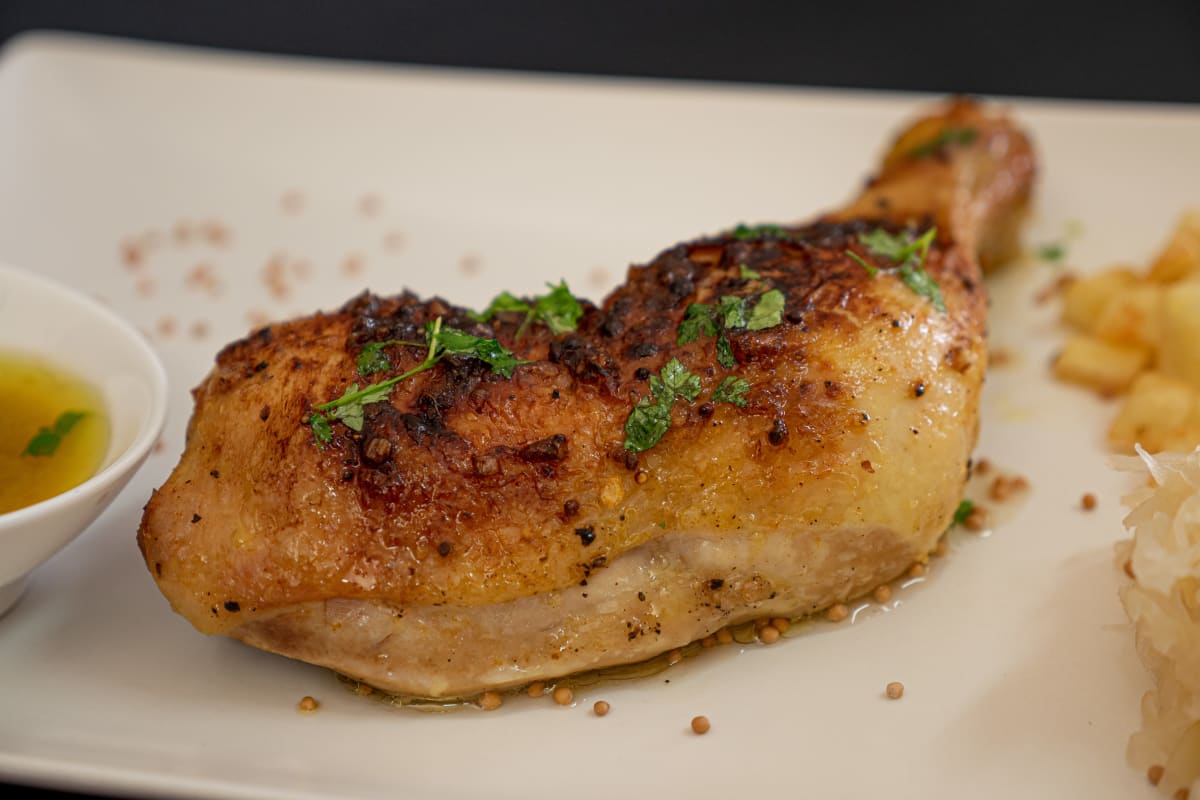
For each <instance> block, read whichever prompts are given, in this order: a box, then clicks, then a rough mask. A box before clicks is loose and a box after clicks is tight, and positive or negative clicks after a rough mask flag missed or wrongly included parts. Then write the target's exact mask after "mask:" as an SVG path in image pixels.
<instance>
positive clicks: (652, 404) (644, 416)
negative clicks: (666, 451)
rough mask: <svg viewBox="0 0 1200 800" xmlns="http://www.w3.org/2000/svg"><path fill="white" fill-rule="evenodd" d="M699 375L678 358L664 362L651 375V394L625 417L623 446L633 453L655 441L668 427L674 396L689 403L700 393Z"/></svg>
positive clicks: (660, 437)
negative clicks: (659, 369) (657, 372)
mask: <svg viewBox="0 0 1200 800" xmlns="http://www.w3.org/2000/svg"><path fill="white" fill-rule="evenodd" d="M700 388H701V387H700V376H699V375H696V374H694V373H692V372H689V371H688V368H687V367H685V366H684V365H683V363H682V362H681V361H680V360H679V359H678V358H672V359H671V360H670V361H668V362H667V363H666V365H665V366H664V367H663V368H662V370H661V371H660V372H659V374H658V375H651V376H650V397H643V398H642V399H641V400H638V402H637V405H635V406H634V407H633V411H631V412H629V418H628V419H627V420H625V449H626V450H629V451H632V452H634V453H641V452H643V451H645V450H649V449H650V448H651V447H654V445H656V444H658V442H659V440H660V439H662V437H663V434H665V433H666V432H667V430H668V429H669V428H670V427H671V406H672V405H674V403H675V398H677V397H679V398H682V399H684V400H686V401H688V402H689V403H690V402H692V401H693V400H695V399H696V398H697V397H698V396H699V395H700Z"/></svg>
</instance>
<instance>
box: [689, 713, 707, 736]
mask: <svg viewBox="0 0 1200 800" xmlns="http://www.w3.org/2000/svg"><path fill="white" fill-rule="evenodd" d="M711 728H712V724H711V723H709V721H708V717H704V716H700V717H692V730H693V731H694V732H695V733H697V734H699V735H701V736H702V735H704V734H706V733H708V731H709V729H711Z"/></svg>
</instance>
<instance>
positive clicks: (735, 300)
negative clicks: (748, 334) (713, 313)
mask: <svg viewBox="0 0 1200 800" xmlns="http://www.w3.org/2000/svg"><path fill="white" fill-rule="evenodd" d="M747 300H749V298H747V297H734V296H733V295H728V294H727V295H725V296H723V297H722V298H721V310H720V314H719V318H720V320H721V325H723V326H724V327H726V328H731V329H736V328H744V327H746V301H747Z"/></svg>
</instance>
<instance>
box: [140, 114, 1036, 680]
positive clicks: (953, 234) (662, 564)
mask: <svg viewBox="0 0 1200 800" xmlns="http://www.w3.org/2000/svg"><path fill="white" fill-rule="evenodd" d="M1033 175H1034V159H1033V155H1032V151H1031V147H1030V144H1029V142H1028V140H1027V139H1026V137H1025V136H1024V135H1023V134H1022V133H1021V132H1020V131H1019V130H1018V129H1017V128H1016V127H1015V126H1014V125H1013V124H1012V123H1011V122H1010V121H1009V120H1008V119H1007V118H1005V117H1004V116H1002V115H997V114H994V113H992V112H990V111H989V110H987V109H985V108H983V107H981V106H980V105H978V104H976V103H974V102H971V101H967V100H955V101H951V102H949V103H947V104H946V105H945V106H944V107H943V108H940V109H938V110H937V111H936V113H933V114H932V115H930V116H928V117H926V118H924V119H921V120H920V121H918V122H917V123H916V124H915V125H913V126H911V127H910V128H908V129H907V130H906V131H905V132H904V133H903V134H902V135H901V136H900V137H899V138H898V140H897V141H896V142H895V144H894V146H893V147H892V148H891V150H890V152H889V153H888V155H887V157H886V160H885V161H884V163H883V166H882V169H881V171H880V172H879V174H878V175H877V177H875V178H873V179H872V180H871V181H870V182H869V184H868V185H867V188H866V189H865V190H864V191H863V192H862V194H861V195H860V196H859V197H858V198H857V199H856V200H854V201H853V202H852V203H851V204H850V205H849V206H848V207H847V208H846V209H845V210H843V211H840V212H837V213H833V214H830V215H827V216H825V217H822V218H820V219H818V220H817V221H816V222H814V223H811V224H805V225H798V226H784V227H776V226H759V227H757V228H745V227H741V228H739V229H737V230H735V231H732V232H730V233H726V234H722V235H717V236H713V237H710V238H704V239H700V240H698V241H695V242H691V243H687V244H681V245H677V246H674V247H671V248H670V249H668V250H666V251H664V252H663V253H662V254H660V255H659V256H658V257H657V258H655V259H654V260H653V261H652V262H650V263H649V264H648V265H645V266H634V267H632V268H631V269H630V271H629V276H628V280H627V282H626V283H625V284H624V285H622V286H620V287H619V288H618V289H616V290H615V291H614V292H613V293H612V294H611V295H610V296H609V297H608V298H607V299H605V300H604V302H603V303H602V304H601V305H599V306H593V305H591V304H588V303H584V304H583V315H582V317H581V318H579V320H578V322H577V327H576V329H574V330H566V331H563V332H560V333H557V334H555V333H553V332H552V330H551V329H550V328H549V327H548V326H546V325H543V324H537V323H534V324H529V323H528V321H527V320H526V319H525V315H523V314H521V313H504V312H501V313H498V314H496V315H495V316H494V317H493V318H491V319H490V320H489V321H488V322H486V323H484V322H479V321H477V320H476V319H474V318H472V317H471V316H469V315H468V313H467V311H466V310H465V309H463V308H460V307H456V306H453V305H451V304H449V303H447V302H445V301H442V300H440V299H434V300H420V299H418V298H417V297H414V296H412V295H410V294H404V295H401V296H399V297H388V298H384V297H377V296H374V295H371V294H363V295H361V296H359V297H357V298H355V299H353V300H351V301H350V302H349V303H347V304H346V305H345V306H344V307H343V308H342V309H340V310H339V311H336V312H334V313H319V314H315V315H313V316H310V317H306V318H303V319H298V320H294V321H290V322H286V323H281V324H275V325H271V326H269V327H266V328H263V329H262V330H260V331H258V332H257V333H254V334H253V335H251V336H249V337H248V338H246V339H244V340H241V341H238V342H235V343H233V344H230V345H229V346H227V347H226V348H225V349H224V350H222V351H221V353H220V354H219V355H218V356H217V360H216V366H215V368H214V369H213V370H212V372H211V374H210V375H209V376H208V377H207V378H206V379H205V381H204V382H203V383H202V384H201V385H200V386H199V387H198V388H197V389H195V391H194V397H195V410H194V413H193V416H192V418H191V421H190V424H189V428H188V439H187V447H186V450H185V452H184V453H183V455H182V458H181V460H180V462H179V464H178V466H177V467H176V468H175V470H174V471H173V473H172V474H171V476H170V478H169V479H168V480H167V482H166V483H165V484H164V485H163V486H162V487H161V488H160V489H159V490H158V491H156V492H155V494H154V496H153V497H152V498H151V500H150V502H149V504H148V505H147V506H146V510H145V516H144V518H143V520H142V524H141V527H140V530H139V533H138V542H139V545H140V547H141V551H142V553H143V555H144V557H145V560H146V564H147V566H148V568H149V569H150V572H151V574H152V576H153V578H154V580H156V581H157V583H158V586H159V588H160V589H161V591H162V592H163V594H164V595H165V596H166V597H167V599H168V600H169V601H170V603H171V606H172V607H173V608H174V609H175V610H176V611H177V612H178V613H180V614H182V615H183V616H184V617H186V618H187V619H188V620H189V621H191V623H192V624H193V625H195V626H196V627H197V628H198V629H199V630H201V631H203V632H205V633H210V634H223V635H227V636H231V637H234V638H236V639H240V640H241V641H243V642H246V643H248V644H250V645H253V646H255V647H259V648H262V649H265V650H269V651H273V652H276V653H280V654H282V655H285V656H289V657H292V658H297V659H302V660H304V661H309V662H312V663H315V664H320V665H324V666H327V667H330V668H332V669H334V670H337V671H339V672H341V673H344V674H345V675H347V676H350V677H352V678H355V679H359V680H361V681H363V682H365V683H367V684H370V685H372V686H375V687H378V688H380V689H382V690H386V691H390V692H396V693H403V694H407V695H415V696H421V697H429V698H445V697H464V696H470V695H473V694H476V693H479V692H481V691H484V690H489V689H504V688H508V687H515V686H519V685H521V684H525V683H529V682H532V681H535V680H551V679H554V678H557V677H560V676H564V675H567V674H570V673H574V672H578V671H581V670H588V669H593V668H599V667H603V666H607V665H614V664H620V663H627V662H635V661H639V660H642V659H646V658H649V657H651V656H654V655H657V654H659V653H662V652H664V651H667V650H669V649H672V648H676V647H679V646H681V645H684V644H686V643H688V642H691V641H693V640H696V639H699V638H702V637H704V636H706V635H709V634H711V633H713V632H715V631H717V630H718V629H720V628H722V627H724V626H728V625H731V624H736V623H739V622H744V621H747V620H751V619H754V618H759V617H764V616H772V617H774V616H788V615H797V614H807V613H812V612H817V611H819V610H821V609H824V608H826V607H828V606H830V605H832V604H835V603H838V602H841V601H844V600H847V599H848V598H852V597H855V596H857V595H860V594H863V593H865V592H867V591H870V590H871V589H873V588H874V587H876V586H877V585H879V584H880V583H882V582H885V581H888V580H890V579H892V578H894V577H896V576H897V575H899V574H900V573H901V572H903V571H904V570H906V569H907V568H908V567H909V566H910V565H912V564H913V563H914V562H919V561H922V560H923V559H925V558H926V556H927V554H928V553H929V552H930V550H931V549H932V548H933V547H934V546H935V544H936V542H937V540H938V538H939V536H940V535H941V534H942V533H943V532H944V531H945V530H946V528H947V527H948V525H949V524H950V520H951V517H952V514H953V512H954V510H955V508H956V506H957V504H958V502H959V500H960V498H961V493H962V490H963V486H964V483H965V480H966V477H967V463H968V458H969V456H970V454H971V451H972V448H973V446H974V443H975V440H976V435H977V431H978V425H979V420H978V408H979V396H980V390H981V385H982V382H983V376H984V370H985V367H986V362H987V352H986V342H985V329H986V298H985V290H984V285H983V282H982V275H981V264H984V265H987V264H991V263H995V262H997V261H1000V260H1002V259H1003V258H1005V257H1006V256H1007V255H1010V254H1011V253H1012V252H1013V250H1014V248H1015V237H1016V233H1017V230H1018V227H1019V223H1020V221H1021V219H1022V217H1023V216H1024V212H1025V209H1026V206H1027V202H1028V199H1029V196H1030V191H1031V185H1032V181H1033ZM934 228H936V233H930V231H931V230H933V229H934ZM926 234H927V236H925V238H924V242H925V243H926V244H927V245H928V251H927V252H925V253H920V252H919V248H917V247H915V246H914V247H909V248H908V252H906V253H900V254H898V253H896V252H894V251H895V247H891V249H889V245H888V243H889V242H890V243H891V244H892V245H895V246H898V245H900V244H905V243H907V244H914V243H916V244H919V243H920V241H921V239H922V236H923V235H926ZM770 291H777V292H778V293H779V294H781V295H782V301H783V302H782V304H781V306H780V307H779V308H777V309H776V311H777V312H778V313H776V314H774V315H773V316H771V315H768V318H767V319H766V320H765V321H764V322H763V324H761V325H757V326H756V325H754V324H746V323H745V321H744V320H742V321H741V322H742V324H741V325H739V324H738V320H733V321H730V320H729V319H728V318H726V317H724V316H722V314H721V313H718V312H711V313H710V314H709V316H708V317H706V318H705V319H707V320H708V321H707V322H703V325H702V326H701V327H700V330H699V331H698V332H697V331H694V330H693V333H696V335H695V336H694V337H692V338H691V339H690V340H689V336H687V335H683V331H682V330H681V326H684V327H686V326H685V323H687V322H688V321H689V320H694V319H695V318H696V316H695V315H696V312H695V311H694V310H692V311H690V310H689V309H694V308H696V307H699V308H701V311H703V310H704V309H705V308H707V309H717V310H722V309H726V307H725V305H723V304H724V302H725V301H723V300H722V298H725V297H732V298H735V301H736V302H735V301H731V304H732V305H737V304H738V303H741V305H740V306H739V308H741V310H742V311H741V312H738V313H742V312H745V311H746V309H748V308H750V309H752V304H751V303H750V300H747V298H749V299H753V298H759V300H761V298H762V297H763V296H764V295H765V294H766V293H768V292H770ZM743 300H745V301H746V302H742V301H743ZM943 303H944V310H942V308H943ZM694 304H699V305H698V306H697V305H694ZM726 310H727V309H726ZM705 313H709V312H705ZM700 316H703V315H700ZM435 320H441V322H440V323H438V324H444V325H445V326H447V327H451V328H454V329H457V330H461V331H465V332H467V333H469V334H471V335H473V336H477V337H483V338H494V339H496V340H498V342H499V343H500V344H501V345H503V346H504V347H506V348H509V349H511V350H512V351H513V352H514V353H515V354H516V356H517V357H519V358H520V359H524V360H525V361H526V362H527V363H523V364H520V365H518V366H515V368H514V369H513V370H512V372H511V377H506V376H505V375H503V374H497V373H496V372H495V371H493V370H491V369H489V367H488V365H487V364H485V363H483V362H482V361H480V360H479V359H476V358H470V357H461V356H449V357H446V358H444V359H442V360H440V361H439V362H438V363H437V364H436V366H434V367H433V368H431V369H427V370H425V371H423V372H419V373H417V374H415V375H413V376H411V377H410V378H407V379H405V380H403V381H400V382H398V383H397V384H396V385H395V386H394V387H393V388H392V390H391V392H390V394H389V395H388V396H387V398H386V400H384V401H381V402H374V403H371V404H369V405H365V406H364V407H363V414H362V419H361V420H359V421H358V423H357V424H358V427H359V428H361V429H360V430H355V429H354V427H353V426H352V425H348V424H342V423H341V422H337V421H334V422H333V424H332V425H331V426H330V431H329V436H328V441H320V440H319V439H318V438H316V437H314V430H313V429H312V427H311V425H310V424H306V421H308V422H311V419H312V415H313V414H314V407H315V406H317V405H318V404H320V403H322V402H324V401H328V400H330V399H331V398H336V397H339V396H340V395H342V394H343V392H344V391H345V390H346V388H347V387H348V386H350V385H351V384H355V383H365V382H366V379H365V378H363V377H362V376H361V375H360V374H359V369H358V365H357V364H356V360H357V359H358V357H359V356H360V354H362V353H363V351H364V349H365V348H367V347H368V346H369V345H371V344H372V343H383V342H414V341H415V342H417V343H420V342H421V341H422V340H423V337H424V336H425V335H426V334H425V332H424V331H425V326H426V324H427V323H432V322H434V321H435ZM702 321H703V320H702ZM681 342H682V343H681ZM377 349H380V348H377ZM381 349H382V351H383V352H384V353H385V354H389V356H390V364H391V367H392V372H391V373H389V374H397V373H400V372H402V371H404V370H409V369H411V368H413V367H415V366H418V365H419V364H421V362H422V359H424V358H426V353H425V352H424V351H423V350H422V349H421V348H420V347H415V346H412V345H409V344H388V345H383V346H382V348H381ZM672 360H677V362H678V364H679V365H682V366H683V367H684V368H686V370H687V372H688V373H690V374H692V375H694V376H696V377H697V378H698V384H697V383H695V382H693V383H692V385H691V389H689V390H687V391H683V392H682V393H681V394H680V395H679V396H676V397H673V398H671V399H670V401H669V402H668V403H667V404H666V411H665V414H666V423H667V424H668V425H669V427H668V428H667V429H666V430H665V433H662V434H661V439H660V440H658V441H657V443H654V444H653V445H652V446H650V447H648V448H643V447H641V446H640V445H638V444H636V443H633V444H631V442H630V437H631V434H630V433H629V432H628V431H627V428H626V426H627V423H628V421H629V418H630V416H631V414H633V413H634V411H635V410H636V409H637V408H638V407H639V405H638V404H639V402H640V401H641V402H642V407H649V406H650V405H652V403H653V398H652V397H651V396H652V394H653V390H652V388H651V383H652V380H653V381H658V386H659V388H661V386H662V383H663V381H662V379H661V378H660V376H661V375H662V374H663V370H664V367H665V366H667V365H668V364H669V363H670V362H671V361H672ZM731 377H732V378H734V379H741V380H744V381H745V382H746V384H745V385H743V386H742V388H741V391H740V392H734V393H733V394H729V393H727V392H726V393H725V394H724V396H725V399H727V400H730V401H729V402H720V401H719V398H720V397H721V395H722V392H719V391H718V390H719V389H720V387H721V386H722V384H723V383H724V384H726V387H727V388H728V387H729V382H728V381H726V380H725V379H726V378H731ZM697 387H698V391H696V392H695V394H694V395H693V396H692V397H687V396H685V395H691V394H693V392H692V390H695V389H697ZM714 392H716V393H717V396H715V397H714ZM643 398H648V399H647V400H644V401H643ZM739 401H740V402H739ZM658 419H659V422H662V421H663V420H662V417H661V416H660V417H659V418H658ZM352 422H353V420H352Z"/></svg>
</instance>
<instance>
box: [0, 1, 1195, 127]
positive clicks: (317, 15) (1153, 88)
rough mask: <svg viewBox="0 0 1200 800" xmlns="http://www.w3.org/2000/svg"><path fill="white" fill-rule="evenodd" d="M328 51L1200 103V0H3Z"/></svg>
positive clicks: (9, 17) (93, 19)
mask: <svg viewBox="0 0 1200 800" xmlns="http://www.w3.org/2000/svg"><path fill="white" fill-rule="evenodd" d="M32 29H57V30H74V31H86V32H92V33H104V34H109V35H113V36H127V37H135V38H140V39H151V40H158V41H166V42H178V43H183V44H191V45H200V46H206V47H223V48H236V49H244V50H258V51H266V52H271V53H284V54H302V55H311V56H320V57H323V58H349V59H359V60H369V61H399V62H414V63H421V64H445V65H459V66H471V67H486V68H500V69H516V70H549V71H554V72H575V73H599V74H605V75H645V76H654V77H664V78H692V79H704V80H722V81H748V82H764V83H782V84H797V85H804V86H829V87H858V88H872V89H913V90H924V91H935V92H970V93H979V94H1003V95H1023V96H1042V97H1060V98H1089V99H1114V100H1154V101H1173V102H1192V103H1195V102H1200V44H1198V43H1200V2H1197V0H1126V1H1125V2H1122V3H1116V2H1110V1H1109V0H1091V2H1084V1H1083V0H1062V1H1060V2H1056V0H990V2H982V3H981V2H972V0H956V1H954V2H951V1H950V0H890V2H882V1H881V0H825V2H819V3H814V2H802V1H800V2H791V3H783V2H764V1H763V0H742V1H741V2H711V1H710V0H691V2H683V0H666V1H665V2H653V1H652V0H641V2H634V1H633V0H610V1H609V2H604V1H603V0H593V1H591V2H589V1H588V0H558V1H557V2H549V1H547V0H543V1H542V2H532V0H516V1H515V2H499V0H476V2H469V1H468V0H440V1H439V0H426V2H416V1H415V0H208V2H203V3H201V2H196V1H195V0H191V1H190V2H189V1H187V0H124V1H123V2H122V1H121V0H0V41H4V40H6V39H7V38H8V37H11V36H13V35H16V34H18V33H20V32H21V31H25V30H32Z"/></svg>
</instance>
